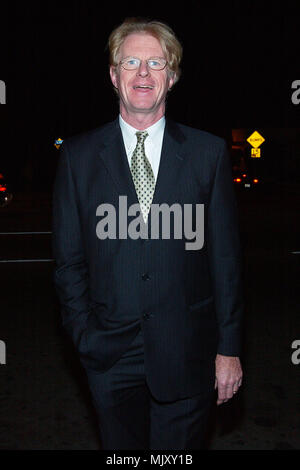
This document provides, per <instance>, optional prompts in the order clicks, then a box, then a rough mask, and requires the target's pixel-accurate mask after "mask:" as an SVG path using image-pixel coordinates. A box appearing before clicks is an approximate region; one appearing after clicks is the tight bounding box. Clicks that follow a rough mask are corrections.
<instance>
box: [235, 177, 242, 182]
mask: <svg viewBox="0 0 300 470" xmlns="http://www.w3.org/2000/svg"><path fill="white" fill-rule="evenodd" d="M233 181H235V182H236V183H240V182H241V181H242V180H241V178H234V180H233Z"/></svg>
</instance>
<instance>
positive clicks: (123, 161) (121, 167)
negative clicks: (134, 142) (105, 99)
mask: <svg viewBox="0 0 300 470" xmlns="http://www.w3.org/2000/svg"><path fill="white" fill-rule="evenodd" d="M99 154H100V157H101V159H102V161H103V163H104V165H105V167H106V169H107V171H108V172H109V174H110V176H111V178H112V180H113V181H114V184H115V186H116V189H117V191H118V193H119V195H126V196H127V204H128V206H129V205H131V204H137V203H138V199H137V195H136V191H135V187H134V183H133V180H132V176H131V171H130V168H129V164H128V158H127V155H126V150H125V146H124V142H123V137H122V132H121V129H120V125H119V119H118V118H117V119H116V120H115V121H113V122H112V129H111V130H110V132H109V133H108V135H107V136H106V138H105V142H102V143H101V146H100V148H99Z"/></svg>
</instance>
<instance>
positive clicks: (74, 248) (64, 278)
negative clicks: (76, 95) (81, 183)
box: [52, 143, 89, 349]
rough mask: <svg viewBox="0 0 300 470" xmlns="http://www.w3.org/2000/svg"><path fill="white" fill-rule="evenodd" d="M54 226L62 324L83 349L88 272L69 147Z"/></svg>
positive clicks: (57, 188) (63, 156) (62, 161)
mask: <svg viewBox="0 0 300 470" xmlns="http://www.w3.org/2000/svg"><path fill="white" fill-rule="evenodd" d="M52 223H53V225H52V229H53V230H52V231H53V239H52V250H53V256H54V259H55V271H54V284H55V288H56V292H57V294H58V297H59V301H60V305H61V315H62V322H63V326H64V328H65V329H66V331H67V333H68V334H69V335H70V337H71V339H72V340H73V343H74V344H75V347H77V349H79V348H80V345H81V343H82V341H83V340H84V338H83V332H84V330H85V327H86V319H87V316H88V306H89V304H88V269H87V263H86V259H85V256H84V246H83V240H82V232H81V225H80V216H79V207H78V204H77V201H76V187H75V184H74V179H73V176H72V171H71V166H70V161H69V156H68V150H67V147H66V143H64V144H63V147H62V149H61V150H60V158H59V162H58V168H57V173H56V178H55V182H54V190H53V219H52Z"/></svg>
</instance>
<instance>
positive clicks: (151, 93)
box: [110, 33, 174, 115]
mask: <svg viewBox="0 0 300 470" xmlns="http://www.w3.org/2000/svg"><path fill="white" fill-rule="evenodd" d="M125 57H136V58H139V59H141V60H142V62H141V64H140V67H139V68H138V69H136V70H125V69H124V68H123V67H122V66H121V65H118V66H117V67H113V66H111V67H110V76H111V80H112V83H113V85H114V86H115V87H116V88H117V89H118V91H119V97H120V111H121V114H122V111H124V112H125V113H127V114H133V113H135V114H141V113H153V114H161V115H163V114H164V109H165V98H166V94H167V91H168V89H169V88H171V87H172V85H173V83H174V78H170V77H169V74H168V69H167V66H166V67H165V68H164V69H163V70H151V69H150V68H149V67H148V65H147V63H146V62H145V60H147V59H150V58H154V57H156V58H157V57H164V58H166V57H165V55H164V53H163V50H162V48H161V45H160V43H159V41H158V40H157V39H156V38H154V37H153V36H151V35H150V34H146V33H134V34H130V35H129V36H127V37H126V38H125V40H124V42H123V44H122V46H121V47H120V51H119V57H118V59H119V61H120V60H122V59H124V58H125ZM142 86H144V87H145V86H147V87H148V86H149V88H142Z"/></svg>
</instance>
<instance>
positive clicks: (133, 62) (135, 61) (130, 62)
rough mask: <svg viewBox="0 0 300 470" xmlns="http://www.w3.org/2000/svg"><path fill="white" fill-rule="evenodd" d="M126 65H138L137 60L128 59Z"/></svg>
mask: <svg viewBox="0 0 300 470" xmlns="http://www.w3.org/2000/svg"><path fill="white" fill-rule="evenodd" d="M126 63H127V64H128V65H137V64H138V60H137V59H129V60H127V61H126Z"/></svg>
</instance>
